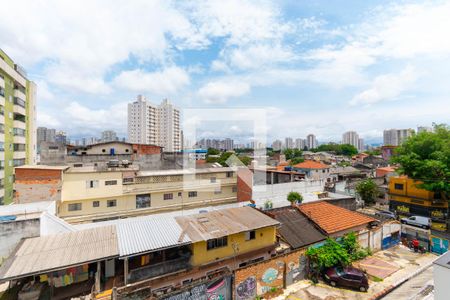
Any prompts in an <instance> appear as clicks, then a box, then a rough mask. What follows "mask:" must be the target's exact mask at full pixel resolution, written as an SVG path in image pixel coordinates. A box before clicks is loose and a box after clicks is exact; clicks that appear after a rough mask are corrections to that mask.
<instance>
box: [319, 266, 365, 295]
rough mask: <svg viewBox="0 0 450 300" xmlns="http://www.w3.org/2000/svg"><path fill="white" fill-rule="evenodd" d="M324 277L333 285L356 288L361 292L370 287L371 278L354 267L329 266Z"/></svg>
mask: <svg viewBox="0 0 450 300" xmlns="http://www.w3.org/2000/svg"><path fill="white" fill-rule="evenodd" d="M324 277H325V280H326V281H327V282H328V283H329V284H330V285H331V286H344V287H349V288H356V289H358V290H360V291H361V292H365V291H367V289H368V288H369V280H368V279H367V275H366V273H364V272H363V271H361V270H360V269H356V268H352V267H345V268H341V267H333V268H329V269H327V270H326V271H325V273H324Z"/></svg>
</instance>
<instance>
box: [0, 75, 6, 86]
mask: <svg viewBox="0 0 450 300" xmlns="http://www.w3.org/2000/svg"><path fill="white" fill-rule="evenodd" d="M0 87H2V88H4V87H5V79H4V78H3V76H2V75H0Z"/></svg>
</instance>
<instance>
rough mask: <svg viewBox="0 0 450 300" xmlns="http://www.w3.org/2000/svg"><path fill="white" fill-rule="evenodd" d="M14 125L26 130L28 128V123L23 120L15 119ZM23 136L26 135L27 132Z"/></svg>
mask: <svg viewBox="0 0 450 300" xmlns="http://www.w3.org/2000/svg"><path fill="white" fill-rule="evenodd" d="M13 127H14V128H20V129H23V130H25V129H26V124H25V123H24V122H22V121H18V120H14V121H13ZM14 135H20V134H15V133H14ZM23 136H25V134H24V135H23Z"/></svg>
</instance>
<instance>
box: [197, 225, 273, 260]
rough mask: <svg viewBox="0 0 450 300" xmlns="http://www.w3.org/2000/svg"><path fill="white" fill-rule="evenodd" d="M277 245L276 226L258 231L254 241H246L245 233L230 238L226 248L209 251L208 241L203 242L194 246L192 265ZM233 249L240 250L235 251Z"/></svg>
mask: <svg viewBox="0 0 450 300" xmlns="http://www.w3.org/2000/svg"><path fill="white" fill-rule="evenodd" d="M275 243H276V228H275V226H272V227H266V228H261V229H257V230H256V235H255V239H254V240H249V241H246V240H245V233H244V232H241V233H237V234H234V235H231V236H228V245H227V246H226V247H221V248H216V249H211V250H207V247H206V241H201V242H197V243H195V244H193V245H192V258H191V264H192V265H194V266H198V265H202V264H206V263H209V262H214V261H216V260H221V259H225V258H230V257H233V256H235V255H241V254H244V253H248V252H251V251H255V250H258V249H261V248H264V247H268V246H271V245H275ZM233 247H235V248H237V249H238V250H237V251H235V250H234V248H233Z"/></svg>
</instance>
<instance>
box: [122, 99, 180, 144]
mask: <svg viewBox="0 0 450 300" xmlns="http://www.w3.org/2000/svg"><path fill="white" fill-rule="evenodd" d="M128 141H129V142H130V143H136V144H152V145H158V146H161V147H164V151H166V152H173V151H179V150H181V147H182V144H181V131H180V111H179V110H178V109H177V108H176V107H175V106H174V105H173V104H171V103H170V102H169V101H168V100H167V99H165V100H163V102H162V103H161V104H160V105H158V106H155V105H153V104H152V103H150V102H149V101H147V99H146V98H145V97H144V96H142V95H139V96H137V100H136V101H134V102H132V103H129V104H128Z"/></svg>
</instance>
